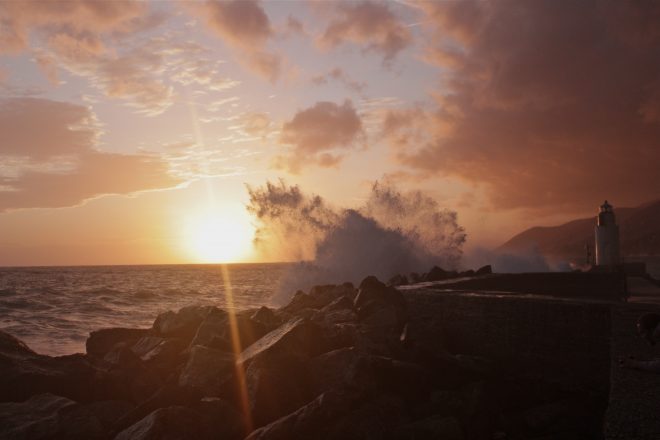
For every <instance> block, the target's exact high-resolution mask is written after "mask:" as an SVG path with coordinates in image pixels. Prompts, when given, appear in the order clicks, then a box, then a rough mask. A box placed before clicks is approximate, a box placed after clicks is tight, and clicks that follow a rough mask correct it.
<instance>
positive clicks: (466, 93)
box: [383, 0, 660, 211]
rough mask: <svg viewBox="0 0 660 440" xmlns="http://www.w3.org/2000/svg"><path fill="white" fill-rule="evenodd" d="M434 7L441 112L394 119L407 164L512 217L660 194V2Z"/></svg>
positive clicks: (396, 141) (392, 128)
mask: <svg viewBox="0 0 660 440" xmlns="http://www.w3.org/2000/svg"><path fill="white" fill-rule="evenodd" d="M421 5H422V6H423V7H424V8H425V10H426V12H427V14H428V21H427V23H428V29H427V30H428V32H429V33H431V35H432V37H433V38H431V37H429V41H431V43H430V46H429V47H428V53H427V59H429V60H430V61H432V62H434V63H437V64H438V65H440V66H441V67H442V68H443V76H442V78H443V80H444V81H443V87H442V89H441V90H440V91H439V92H438V94H437V104H438V107H437V109H436V110H433V111H428V110H420V109H412V110H408V111H397V112H393V113H391V114H390V115H389V116H388V117H387V118H385V126H384V127H385V128H384V131H383V133H384V135H385V137H386V138H387V139H389V140H390V141H392V144H393V146H394V151H395V154H396V155H397V157H398V158H399V160H400V162H401V163H402V164H405V165H406V166H408V167H410V168H411V169H413V170H417V171H418V172H419V173H420V174H421V175H422V176H427V177H432V176H437V175H453V176H457V177H459V178H461V179H464V180H467V181H470V182H478V183H481V184H483V185H484V187H485V188H486V189H487V190H488V194H489V195H490V198H491V200H492V202H493V203H494V204H496V205H498V206H499V207H503V208H519V207H522V208H537V209H543V210H546V211H549V210H560V209H578V210H579V209H580V208H583V207H584V206H593V205H594V204H595V203H597V202H598V201H600V200H601V199H604V198H608V199H613V200H615V201H618V204H619V205H620V204H637V203H640V202H642V201H645V200H648V199H650V198H655V197H657V196H658V194H660V179H658V171H657V169H658V165H657V164H658V163H660V148H659V144H658V139H660V124H659V119H658V115H659V114H660V112H659V111H658V109H659V108H660V105H659V103H660V99H659V98H660V93H659V92H660V81H659V80H658V78H660V57H658V54H659V53H660V27H658V23H659V22H660V4H657V3H654V2H608V1H605V2H598V1H584V2H578V3H576V2H566V1H555V0H548V1H543V0H539V1H532V2H526V1H498V2H477V1H461V2H426V3H421Z"/></svg>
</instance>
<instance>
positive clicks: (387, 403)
mask: <svg viewBox="0 0 660 440" xmlns="http://www.w3.org/2000/svg"><path fill="white" fill-rule="evenodd" d="M405 413H406V411H405V405H404V403H403V402H402V401H401V400H400V399H398V398H396V397H394V396H389V395H382V396H379V397H377V398H375V399H373V400H369V401H367V402H365V403H363V404H361V405H359V406H357V407H356V408H351V411H350V412H348V413H347V414H346V415H345V416H344V417H341V418H339V419H338V420H335V421H334V422H333V423H332V424H330V426H328V427H327V428H326V429H324V434H325V435H324V436H323V438H325V439H327V440H340V439H352V440H367V439H383V438H387V436H388V435H390V434H391V433H392V432H393V430H394V428H395V427H397V426H399V425H400V424H401V423H402V422H404V421H406V415H405Z"/></svg>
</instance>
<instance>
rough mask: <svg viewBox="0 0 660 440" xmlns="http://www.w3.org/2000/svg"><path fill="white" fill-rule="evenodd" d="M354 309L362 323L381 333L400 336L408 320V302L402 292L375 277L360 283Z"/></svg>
mask: <svg viewBox="0 0 660 440" xmlns="http://www.w3.org/2000/svg"><path fill="white" fill-rule="evenodd" d="M354 307H355V309H356V310H357V314H358V317H359V318H360V322H361V323H363V324H364V325H365V326H366V327H369V328H371V329H373V330H375V331H379V332H384V333H388V332H396V333H397V335H398V334H400V333H401V330H402V329H403V326H404V325H405V323H406V321H407V319H408V312H407V305H406V301H405V299H404V298H403V295H402V294H401V292H399V291H398V290H397V289H395V288H394V287H387V286H385V285H384V284H383V283H381V282H380V281H378V279H376V278H375V277H367V278H365V279H364V280H363V281H362V283H360V291H359V293H358V295H357V297H356V298H355V302H354Z"/></svg>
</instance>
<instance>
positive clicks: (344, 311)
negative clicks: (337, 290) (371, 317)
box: [312, 295, 357, 327]
mask: <svg viewBox="0 0 660 440" xmlns="http://www.w3.org/2000/svg"><path fill="white" fill-rule="evenodd" d="M312 320H313V321H314V322H316V323H319V324H321V325H323V326H326V327H327V326H332V325H334V324H342V323H348V322H356V321H357V314H356V313H355V311H354V310H353V300H352V299H351V298H350V297H349V296H347V295H343V296H341V297H339V298H337V299H335V300H334V301H332V302H331V303H330V304H328V305H326V306H325V307H323V308H322V309H321V310H319V311H318V312H316V313H315V314H314V315H313V316H312Z"/></svg>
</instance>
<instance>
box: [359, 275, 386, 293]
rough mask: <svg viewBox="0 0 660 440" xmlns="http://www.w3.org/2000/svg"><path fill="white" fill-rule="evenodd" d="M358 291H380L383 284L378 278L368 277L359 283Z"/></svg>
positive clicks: (383, 286)
mask: <svg viewBox="0 0 660 440" xmlns="http://www.w3.org/2000/svg"><path fill="white" fill-rule="evenodd" d="M359 288H360V290H365V289H373V290H382V289H384V288H385V284H383V283H382V282H381V281H380V280H379V279H378V278H376V277H375V276H373V275H369V276H368V277H366V278H365V279H363V280H362V282H360V287H359Z"/></svg>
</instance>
